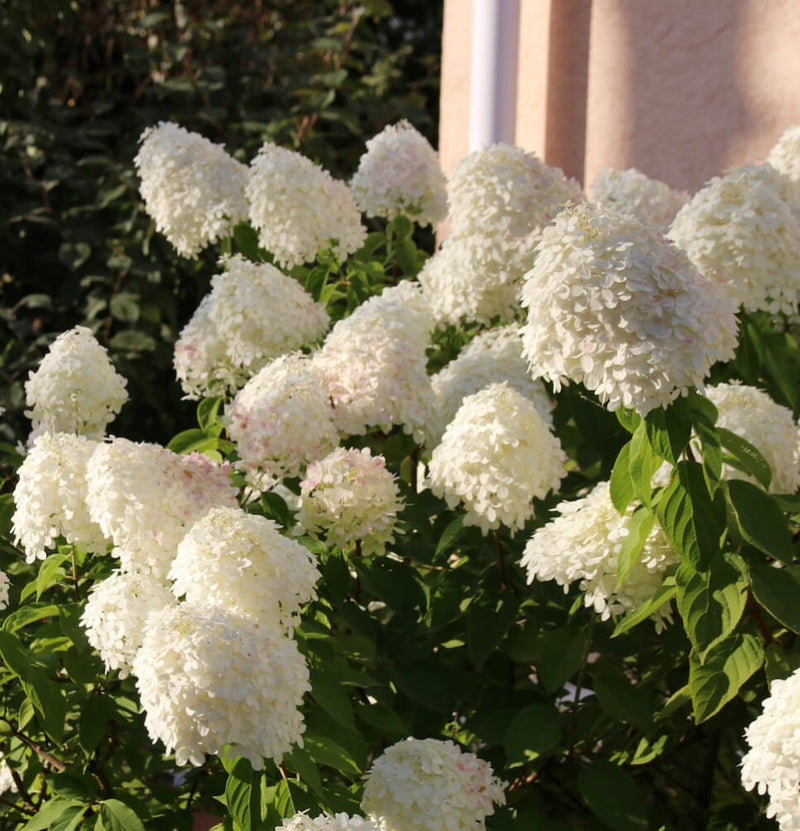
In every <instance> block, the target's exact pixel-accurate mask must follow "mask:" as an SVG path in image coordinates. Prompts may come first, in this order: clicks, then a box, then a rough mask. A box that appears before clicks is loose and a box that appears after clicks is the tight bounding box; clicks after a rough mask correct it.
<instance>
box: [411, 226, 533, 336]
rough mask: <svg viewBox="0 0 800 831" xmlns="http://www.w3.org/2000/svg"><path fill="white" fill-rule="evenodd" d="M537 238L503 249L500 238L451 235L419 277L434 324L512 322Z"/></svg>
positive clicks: (456, 324) (427, 262) (518, 306)
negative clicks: (463, 321) (465, 321)
mask: <svg viewBox="0 0 800 831" xmlns="http://www.w3.org/2000/svg"><path fill="white" fill-rule="evenodd" d="M537 240H538V236H531V237H530V239H528V240H526V242H525V243H524V244H523V243H520V244H518V245H514V246H510V247H505V246H503V245H502V244H498V243H499V239H498V238H493V237H491V236H483V235H479V234H451V235H450V236H449V237H448V238H447V239H446V240H445V241H444V242H443V243H442V245H441V247H440V248H439V249H438V251H436V252H435V253H434V254H433V256H432V257H430V258H429V259H428V260H427V261H426V262H425V265H424V266H423V267H422V270H421V271H420V273H419V282H420V284H421V286H422V289H423V292H424V296H425V300H426V302H427V303H428V306H429V307H430V310H431V314H432V315H433V318H434V320H435V321H436V324H437V325H442V324H445V323H452V324H453V325H455V326H458V325H459V324H460V323H461V321H462V320H468V321H477V322H478V323H490V322H491V321H492V320H493V319H494V318H499V319H500V320H501V321H508V320H511V319H512V318H513V317H514V315H515V314H516V313H517V312H518V310H519V308H520V297H519V292H520V283H521V280H522V277H523V276H524V274H525V273H526V272H527V271H528V270H529V269H530V268H531V266H532V265H533V263H534V259H535V255H534V252H535V247H536V242H537Z"/></svg>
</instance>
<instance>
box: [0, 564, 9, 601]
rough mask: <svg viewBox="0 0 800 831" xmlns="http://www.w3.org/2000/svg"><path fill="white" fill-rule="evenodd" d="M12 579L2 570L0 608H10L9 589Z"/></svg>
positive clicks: (0, 575) (0, 572)
mask: <svg viewBox="0 0 800 831" xmlns="http://www.w3.org/2000/svg"><path fill="white" fill-rule="evenodd" d="M9 586H10V581H9V579H8V575H7V574H6V573H5V572H4V571H0V609H7V608H8V589H9Z"/></svg>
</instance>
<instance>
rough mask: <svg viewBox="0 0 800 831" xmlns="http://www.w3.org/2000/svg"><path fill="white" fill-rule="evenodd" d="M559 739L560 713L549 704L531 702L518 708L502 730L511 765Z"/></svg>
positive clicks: (540, 752)
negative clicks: (504, 732)
mask: <svg viewBox="0 0 800 831" xmlns="http://www.w3.org/2000/svg"><path fill="white" fill-rule="evenodd" d="M560 740H561V714H560V713H559V712H558V710H557V709H556V708H555V707H554V706H553V705H552V704H531V705H530V706H528V707H525V708H524V709H522V710H520V711H519V712H518V713H517V714H516V715H515V716H514V718H512V719H511V723H510V724H509V725H508V729H507V730H506V734H505V740H504V744H505V750H506V755H507V757H508V762H509V764H510V765H515V764H524V763H525V762H531V761H533V760H535V759H538V758H539V757H540V756H542V755H544V754H545V753H547V752H548V751H549V750H552V749H553V748H554V747H555V746H556V745H557V744H558V743H559V741H560Z"/></svg>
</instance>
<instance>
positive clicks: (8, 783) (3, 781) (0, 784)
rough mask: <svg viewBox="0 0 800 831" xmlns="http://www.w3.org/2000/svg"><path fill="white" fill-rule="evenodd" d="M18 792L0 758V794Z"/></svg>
mask: <svg viewBox="0 0 800 831" xmlns="http://www.w3.org/2000/svg"><path fill="white" fill-rule="evenodd" d="M16 792H17V783H16V782H15V781H14V777H13V776H12V775H11V769H10V768H9V767H8V762H7V761H6V760H5V759H2V758H0V794H4V793H16ZM364 831H367V829H364ZM370 831H371V829H370Z"/></svg>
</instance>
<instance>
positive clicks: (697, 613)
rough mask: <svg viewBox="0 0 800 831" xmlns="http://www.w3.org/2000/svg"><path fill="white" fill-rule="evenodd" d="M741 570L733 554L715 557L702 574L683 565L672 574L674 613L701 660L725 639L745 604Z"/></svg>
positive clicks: (744, 589)
mask: <svg viewBox="0 0 800 831" xmlns="http://www.w3.org/2000/svg"><path fill="white" fill-rule="evenodd" d="M745 570H746V569H745V566H744V563H743V562H742V561H741V559H740V558H739V557H737V556H736V555H734V554H718V555H717V556H716V557H714V559H713V560H712V561H711V562H710V563H709V564H708V568H707V569H706V570H704V571H695V570H694V569H693V568H692V567H691V566H690V565H689V564H688V563H683V564H682V565H681V567H680V568H679V569H678V571H677V572H676V574H675V580H676V583H677V585H678V611H679V612H680V615H681V618H682V619H683V626H684V629H685V630H686V634H687V636H688V638H689V640H690V641H691V642H692V646H694V648H695V649H696V650H697V652H698V654H699V656H700V658H701V660H702V659H703V658H704V656H705V655H706V653H707V652H708V650H709V649H711V648H712V647H714V646H715V645H716V644H718V643H719V642H720V641H722V640H724V639H725V638H727V637H728V635H729V634H730V633H731V632H732V631H733V630H734V628H735V626H736V624H737V623H738V622H739V620H740V618H741V616H742V612H743V611H744V607H745V605H746V603H747V580H746V578H745V576H744V575H745Z"/></svg>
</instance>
